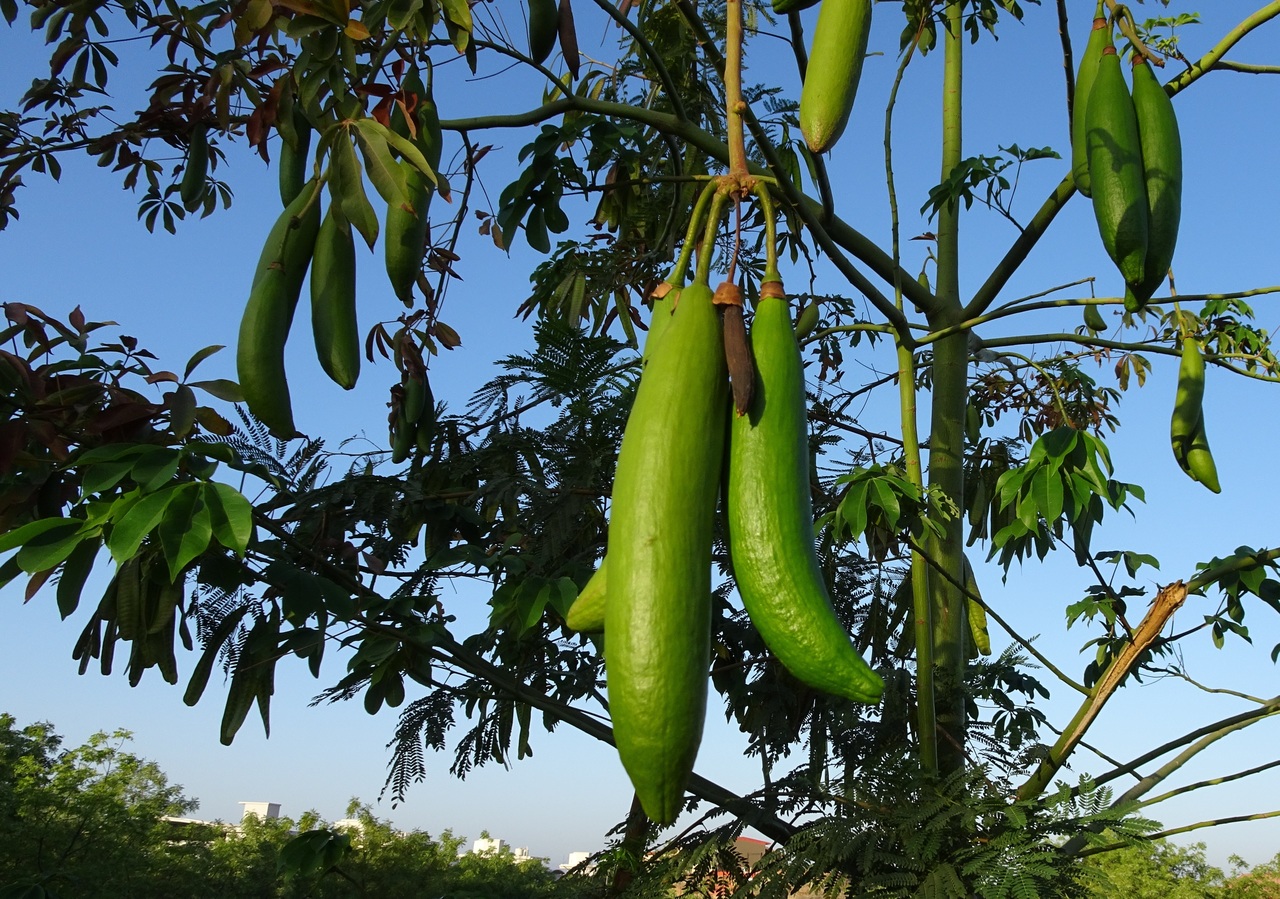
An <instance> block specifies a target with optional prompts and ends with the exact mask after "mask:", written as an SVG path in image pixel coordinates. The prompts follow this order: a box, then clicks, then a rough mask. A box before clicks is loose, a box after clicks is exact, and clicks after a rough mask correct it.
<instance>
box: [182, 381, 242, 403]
mask: <svg viewBox="0 0 1280 899" xmlns="http://www.w3.org/2000/svg"><path fill="white" fill-rule="evenodd" d="M190 386H192V387H199V388H200V389H201V390H203V391H204V392H205V393H207V394H209V395H210V396H216V397H217V398H218V399H220V400H222V401H223V402H227V403H243V402H244V393H243V392H242V391H241V390H240V385H239V384H237V383H236V382H235V381H228V380H227V379H226V378H214V379H213V380H211V381H192V382H191V385H190Z"/></svg>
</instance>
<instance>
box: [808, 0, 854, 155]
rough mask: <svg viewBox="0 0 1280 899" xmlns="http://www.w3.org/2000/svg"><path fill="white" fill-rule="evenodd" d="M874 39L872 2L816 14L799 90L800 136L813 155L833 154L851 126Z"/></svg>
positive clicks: (834, 0)
mask: <svg viewBox="0 0 1280 899" xmlns="http://www.w3.org/2000/svg"><path fill="white" fill-rule="evenodd" d="M870 36H871V0H828V2H827V3H823V4H822V6H821V7H820V8H819V10H818V22H817V25H816V26H815V27H814V31H813V47H812V48H811V49H810V50H809V68H808V69H807V70H806V72H805V78H804V86H803V87H802V88H801V90H800V130H801V131H802V132H803V133H804V139H805V142H806V143H807V144H808V145H809V149H810V150H811V151H813V152H814V153H825V152H826V151H828V150H830V149H831V148H832V146H834V145H835V142H836V141H837V140H839V138H840V135H841V134H842V133H843V132H844V129H845V126H846V125H848V124H849V115H850V113H851V112H853V100H854V97H855V96H856V94H857V92H858V80H859V79H860V78H861V77H862V63H863V60H865V59H866V56H867V40H868V38H870Z"/></svg>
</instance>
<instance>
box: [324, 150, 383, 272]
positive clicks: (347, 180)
mask: <svg viewBox="0 0 1280 899" xmlns="http://www.w3.org/2000/svg"><path fill="white" fill-rule="evenodd" d="M331 158H332V160H333V167H332V169H331V172H332V177H331V178H330V180H329V194H330V196H332V197H333V201H334V202H335V203H337V204H338V206H339V208H341V209H342V214H343V215H344V216H346V218H347V221H349V222H350V223H351V224H352V225H353V226H355V229H356V230H357V231H359V232H360V236H361V237H363V238H364V241H365V243H367V244H368V245H369V248H370V249H373V245H374V243H375V242H376V241H377V240H378V214H377V213H376V212H374V210H373V204H372V203H370V202H369V197H368V195H367V194H365V192H364V175H363V173H362V171H361V169H360V160H359V159H357V158H356V148H355V145H354V144H352V143H351V141H350V140H349V139H348V138H347V137H345V136H342V137H339V138H337V139H336V140H335V141H334V143H333V152H332V157H331Z"/></svg>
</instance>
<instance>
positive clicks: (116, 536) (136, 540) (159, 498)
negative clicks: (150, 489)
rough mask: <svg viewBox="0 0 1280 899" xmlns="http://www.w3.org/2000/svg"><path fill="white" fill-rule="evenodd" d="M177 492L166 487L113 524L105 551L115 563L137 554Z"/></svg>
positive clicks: (146, 497)
mask: <svg viewBox="0 0 1280 899" xmlns="http://www.w3.org/2000/svg"><path fill="white" fill-rule="evenodd" d="M176 492H177V490H176V488H173V487H167V488H165V489H164V490H158V491H156V492H155V493H152V494H150V495H149V496H144V497H143V498H142V499H140V500H138V501H137V502H135V503H133V505H132V508H130V509H129V511H128V512H126V513H125V514H124V517H123V518H121V519H120V520H119V521H117V522H115V523H114V525H113V526H112V528H111V536H110V537H109V538H108V539H107V549H109V550H111V557H112V558H113V559H115V560H116V562H117V563H123V562H125V561H126V560H128V559H131V558H133V556H134V555H135V554H136V553H137V552H138V547H139V546H141V545H142V541H143V540H145V539H146V537H147V534H149V533H151V530H152V528H154V527H155V526H156V525H157V524H159V523H160V519H161V518H163V517H164V512H165V509H167V508H168V507H169V503H171V502H172V501H173V498H174V495H175V494H176Z"/></svg>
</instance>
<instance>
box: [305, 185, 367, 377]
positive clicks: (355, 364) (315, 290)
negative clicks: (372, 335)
mask: <svg viewBox="0 0 1280 899" xmlns="http://www.w3.org/2000/svg"><path fill="white" fill-rule="evenodd" d="M311 330H312V334H313V336H314V337H315V343H316V358H317V359H319V360H320V367H321V368H323V369H324V371H325V374H327V375H328V376H329V377H330V378H332V379H333V380H334V382H335V383H337V384H338V385H340V386H341V387H342V388H343V389H344V390H350V389H351V388H352V387H354V386H356V379H357V378H358V377H359V376H360V328H359V325H358V324H357V321H356V247H355V240H354V237H353V236H352V234H351V225H350V224H349V223H347V222H345V221H343V220H342V219H341V217H340V216H339V215H338V214H337V213H335V212H334V209H333V206H330V207H329V211H328V212H326V213H325V216H324V220H323V221H321V222H320V230H319V232H317V234H316V250H315V255H314V258H313V259H312V262H311Z"/></svg>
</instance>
